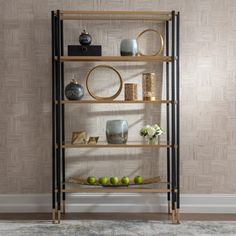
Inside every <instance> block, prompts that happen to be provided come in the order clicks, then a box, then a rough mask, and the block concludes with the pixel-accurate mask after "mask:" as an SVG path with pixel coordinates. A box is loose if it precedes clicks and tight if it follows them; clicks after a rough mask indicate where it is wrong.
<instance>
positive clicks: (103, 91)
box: [86, 65, 123, 100]
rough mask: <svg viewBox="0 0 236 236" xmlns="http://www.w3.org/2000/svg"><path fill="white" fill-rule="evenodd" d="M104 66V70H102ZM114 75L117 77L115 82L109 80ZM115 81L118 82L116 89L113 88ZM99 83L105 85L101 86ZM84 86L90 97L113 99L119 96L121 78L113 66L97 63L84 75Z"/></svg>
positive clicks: (121, 85)
mask: <svg viewBox="0 0 236 236" xmlns="http://www.w3.org/2000/svg"><path fill="white" fill-rule="evenodd" d="M104 68H105V69H106V70H104ZM107 69H108V70H107ZM114 75H115V77H118V80H117V82H116V81H115V80H111V78H114ZM117 83H119V87H118V89H116V88H115V85H116V84H117ZM101 85H104V86H105V87H103V88H101ZM86 87H87V90H88V93H89V94H90V95H91V97H93V98H94V99H96V100H114V99H115V98H116V97H118V96H119V94H120V92H121V90H122V87H123V80H122V78H121V75H120V73H119V72H118V70H116V69H115V68H114V67H112V66H109V65H98V66H95V67H94V68H92V69H91V70H90V71H89V73H88V75H87V77H86ZM111 94H112V95H111Z"/></svg>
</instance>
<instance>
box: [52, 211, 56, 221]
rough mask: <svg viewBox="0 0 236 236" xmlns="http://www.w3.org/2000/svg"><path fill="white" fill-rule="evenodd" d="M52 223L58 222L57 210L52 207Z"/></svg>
mask: <svg viewBox="0 0 236 236" xmlns="http://www.w3.org/2000/svg"><path fill="white" fill-rule="evenodd" d="M52 223H53V224H56V210H55V209H52Z"/></svg>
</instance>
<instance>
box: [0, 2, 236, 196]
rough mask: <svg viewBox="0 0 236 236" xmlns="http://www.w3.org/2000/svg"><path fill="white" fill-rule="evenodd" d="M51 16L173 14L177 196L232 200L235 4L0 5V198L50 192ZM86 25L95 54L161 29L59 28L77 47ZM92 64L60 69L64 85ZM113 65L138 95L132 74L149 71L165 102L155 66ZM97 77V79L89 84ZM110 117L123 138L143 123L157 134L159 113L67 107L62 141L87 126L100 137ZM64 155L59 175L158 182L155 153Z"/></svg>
mask: <svg viewBox="0 0 236 236" xmlns="http://www.w3.org/2000/svg"><path fill="white" fill-rule="evenodd" d="M52 9H84V10H108V9H110V10H172V9H175V10H177V11H178V10H179V11H180V12H181V75H182V77H181V79H182V80H181V190H182V192H185V193H236V181H235V179H236V171H235V167H236V147H235V144H236V93H235V88H236V82H235V81H236V80H235V79H236V68H235V64H236V46H235V45H236V15H235V11H236V1H234V0H204V1H203V0H199V1H195V0H179V1H173V0H136V1H135V0H134V1H133V0H112V1H108V0H91V1H82V0H59V1H58V0H45V1H36V0H34V1H32V0H8V1H4V0H0V55H1V58H2V60H0V71H1V79H0V104H1V115H0V131H1V139H0V193H32V192H33V193H44V192H49V191H50V185H51V136H50V135H51V133H50V131H51V100H50V99H51V94H50V93H51V55H50V54H51V48H50V47H51V31H50V30H51V29H50V11H51V10H52ZM85 26H86V28H87V30H88V31H89V32H90V33H91V34H92V35H93V36H94V43H97V44H102V46H103V53H104V55H111V54H112V55H116V54H118V53H119V43H120V40H121V39H123V38H134V37H135V36H136V35H137V34H138V33H139V32H141V31H142V30H143V29H146V28H147V27H158V28H159V29H161V30H162V27H161V26H160V25H155V24H151V23H145V22H141V24H137V23H135V22H133V23H129V24H127V25H125V26H123V25H122V24H121V22H119V21H118V22H115V23H112V22H93V23H92V22H89V21H88V22H82V23H81V22H72V23H71V24H68V23H66V24H65V28H66V30H65V33H66V36H65V41H66V44H72V43H76V42H78V35H79V33H80V32H81V30H82V29H83V27H85ZM65 51H66V47H65ZM94 65H95V63H89V64H83V63H68V64H66V66H65V72H66V83H68V82H69V81H70V80H71V78H72V77H73V75H74V76H75V77H76V78H77V79H78V80H79V81H80V83H81V84H82V85H85V75H86V73H87V72H88V70H89V69H90V68H92V67H93V66H94ZM113 65H114V66H115V67H116V68H117V69H118V70H119V71H120V72H121V74H122V76H123V78H124V80H125V81H126V82H128V81H129V82H131V81H136V82H137V83H139V98H141V73H142V72H144V71H155V72H156V73H157V75H158V83H157V84H158V91H157V96H158V97H161V96H162V97H163V96H164V95H165V94H164V91H165V85H164V83H163V81H162V65H161V64H158V65H156V64H155V63H150V64H147V63H137V64H135V63H123V64H122V63H113ZM103 79H104V78H103V75H101V76H100V78H98V80H97V82H98V83H99V84H101V81H104V80H103ZM104 85H105V84H104ZM85 97H88V94H87V92H86V94H85ZM122 97H123V93H122V94H121V95H120V98H122ZM150 113H153V114H154V116H150ZM113 118H115V119H117V118H122V119H127V120H128V122H129V126H130V128H129V140H141V139H140V137H139V136H138V130H139V128H140V127H141V126H142V125H143V124H144V123H150V122H158V123H160V124H161V126H163V128H164V129H165V122H164V121H165V106H157V107H155V106H153V105H146V106H144V105H135V106H134V105H125V106H123V105H116V106H111V105H102V104H101V105H97V106H95V105H89V106H85V105H70V106H67V107H66V138H67V139H68V140H70V138H71V132H72V131H78V130H81V129H86V131H87V132H88V135H99V136H100V138H101V140H105V135H104V134H105V122H106V120H109V119H113ZM164 138H165V136H163V137H162V139H164ZM66 153H67V166H66V169H67V176H72V175H79V174H80V175H84V176H87V175H91V174H94V175H97V176H100V175H118V176H120V177H121V176H123V175H129V176H131V177H132V176H134V175H136V174H141V175H143V176H144V177H147V176H155V175H159V174H160V175H162V176H164V175H165V164H166V159H165V151H164V150H159V151H154V150H143V149H132V150H127V149H117V150H115V151H114V149H112V150H105V149H104V150H103V149H99V150H95V149H91V150H85V149H83V150H75V149H74V150H68V151H66Z"/></svg>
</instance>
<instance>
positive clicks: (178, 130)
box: [176, 12, 180, 223]
mask: <svg viewBox="0 0 236 236" xmlns="http://www.w3.org/2000/svg"><path fill="white" fill-rule="evenodd" d="M176 27H177V29H176V31H177V32H176V41H177V43H176V56H177V61H176V77H177V79H176V91H177V94H176V99H177V102H178V103H177V110H176V113H177V114H176V117H177V122H176V123H177V140H176V143H177V155H176V156H177V169H176V172H177V173H176V174H177V221H178V223H179V208H180V117H179V116H180V95H179V94H180V81H179V80H180V78H179V77H180V70H179V66H180V64H179V60H180V58H179V56H180V53H179V51H180V50H179V43H180V39H179V35H180V32H179V31H180V16H179V12H178V14H177V22H176Z"/></svg>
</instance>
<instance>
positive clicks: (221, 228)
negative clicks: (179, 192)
mask: <svg viewBox="0 0 236 236" xmlns="http://www.w3.org/2000/svg"><path fill="white" fill-rule="evenodd" d="M13 235H14V236H29V235H31V236H38V235H40V236H45V235H50V236H62V235H68V236H90V235H91V236H92V235H101V236H114V235H119V236H121V235H122V236H136V235H147V236H149V235H150V236H152V235H153V236H159V235H180V236H185V235H186V236H187V235H188V236H189V235H194V236H207V235H227V236H228V235H232V236H233V235H236V222H234V221H232V222H229V221H227V222H223V221H183V222H182V223H181V224H180V225H174V224H171V223H170V222H169V221H168V222H167V221H114V220H111V221H108V220H106V221H105V220H90V221H89V220H88V221H85V220H78V221H77V220H67V221H62V223H61V224H59V225H53V224H51V222H49V221H0V236H13Z"/></svg>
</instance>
